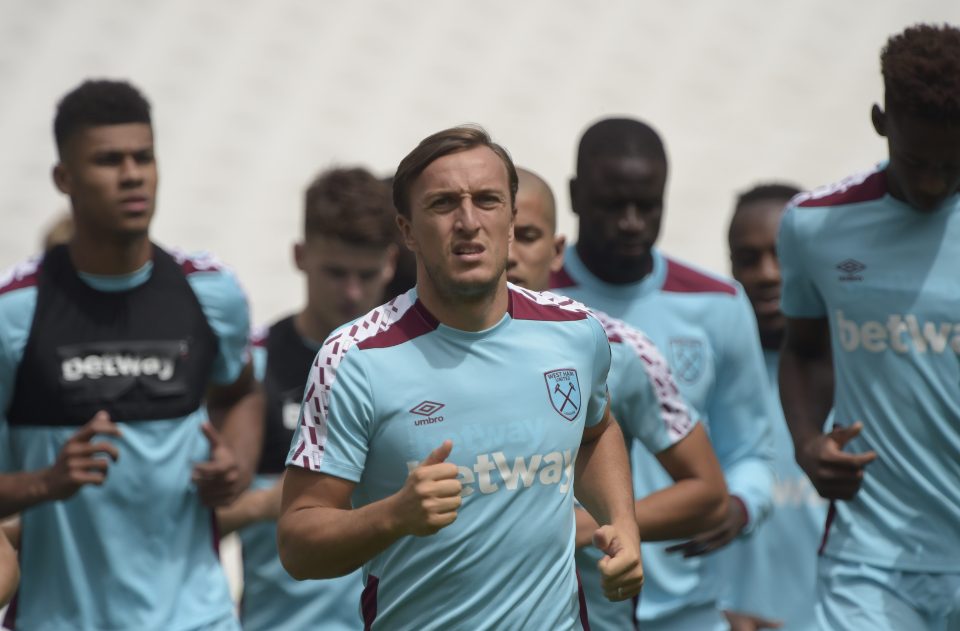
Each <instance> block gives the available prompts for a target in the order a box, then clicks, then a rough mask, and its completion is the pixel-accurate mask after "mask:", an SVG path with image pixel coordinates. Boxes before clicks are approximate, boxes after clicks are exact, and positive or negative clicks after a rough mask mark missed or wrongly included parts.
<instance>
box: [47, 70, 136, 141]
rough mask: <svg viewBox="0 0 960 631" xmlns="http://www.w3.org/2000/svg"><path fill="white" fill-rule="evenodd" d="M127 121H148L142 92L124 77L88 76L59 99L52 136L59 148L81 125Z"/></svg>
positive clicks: (124, 122)
mask: <svg viewBox="0 0 960 631" xmlns="http://www.w3.org/2000/svg"><path fill="white" fill-rule="evenodd" d="M126 123H146V124H147V125H149V124H150V103H149V102H148V101H147V99H146V98H145V97H144V96H143V94H141V93H140V91H139V90H137V89H136V88H135V87H133V86H132V85H130V84H129V83H127V82H126V81H109V80H105V79H101V80H96V81H91V80H87V81H84V82H83V83H81V84H80V85H79V86H78V87H76V88H74V89H73V90H71V91H70V92H68V93H67V94H66V95H65V96H64V97H63V98H62V99H60V102H59V103H58V104H57V114H56V116H55V117H54V119H53V136H54V138H55V139H56V141H57V149H58V150H59V151H61V152H62V151H63V147H64V145H65V144H66V142H67V139H69V138H70V136H71V135H72V134H73V133H75V132H77V131H80V130H81V129H85V128H87V127H98V126H100V125H123V124H126Z"/></svg>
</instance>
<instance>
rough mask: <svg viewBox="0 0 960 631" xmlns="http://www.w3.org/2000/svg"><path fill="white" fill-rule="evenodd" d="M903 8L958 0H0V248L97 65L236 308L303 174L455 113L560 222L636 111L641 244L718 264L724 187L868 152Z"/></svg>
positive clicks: (401, 140) (957, 16) (175, 228)
mask: <svg viewBox="0 0 960 631" xmlns="http://www.w3.org/2000/svg"><path fill="white" fill-rule="evenodd" d="M919 21H930V22H944V21H951V22H953V23H957V22H960V2H958V1H957V0H912V1H911V2H903V1H900V0H845V1H842V2H840V1H837V0H804V1H802V2H797V1H793V2H787V1H776V0H730V1H727V2H715V1H712V0H676V1H674V2H669V3H668V2H652V1H643V2H641V1H637V0H608V1H604V2H590V3H587V2H574V1H572V0H570V1H565V0H526V1H524V2H517V1H507V0H485V1H484V2H467V1H465V0H421V1H419V2H401V1H399V0H396V1H394V0H369V1H363V2H328V1H317V0H273V1H271V2H263V1H255V0H205V1H203V2H197V1H195V0H167V1H165V2H146V1H140V0H87V1H85V2H74V1H69V0H22V1H17V0H0V219H2V225H3V230H2V231H0V268H7V267H9V266H10V265H12V264H14V263H16V262H17V261H19V260H21V259H23V258H25V257H27V256H29V255H31V254H33V253H35V252H37V251H38V249H39V241H40V234H41V232H42V231H43V230H44V229H45V228H46V227H47V226H48V225H49V224H50V222H51V221H52V220H53V219H54V217H55V216H56V214H57V213H58V212H59V211H61V210H63V209H65V208H66V207H67V200H66V199H65V198H62V197H61V196H60V195H59V194H58V193H57V192H56V191H55V189H54V187H53V185H52V183H51V181H50V168H51V166H52V165H53V163H54V161H55V151H54V143H53V138H52V132H51V125H52V118H53V112H54V107H55V104H56V101H57V100H58V99H59V98H60V96H62V95H63V94H64V93H65V92H66V91H68V90H69V89H71V88H73V87H74V86H75V85H77V84H78V83H79V82H80V81H82V80H83V79H85V78H88V77H111V78H127V79H129V80H131V81H132V82H133V83H135V84H136V85H137V86H139V87H140V88H141V89H142V90H143V91H144V92H145V93H146V95H147V96H148V98H149V99H150V100H151V102H152V103H153V107H154V115H155V118H154V125H155V131H156V141H157V151H158V160H159V166H160V173H161V180H160V193H159V205H158V215H157V219H156V223H155V224H154V226H155V231H154V236H155V239H156V240H158V241H159V242H160V243H161V244H167V245H178V246H181V247H184V248H187V249H205V250H210V251H212V252H214V253H215V254H217V255H218V256H219V257H220V258H221V259H223V260H224V261H226V262H227V263H229V264H230V265H232V266H233V267H234V268H235V269H236V270H237V272H238V274H239V276H240V278H241V280H242V282H243V284H244V286H245V288H246V290H247V292H248V294H249V296H250V299H251V302H252V305H253V311H254V320H255V321H256V322H261V323H262V322H267V321H269V320H271V319H272V318H274V317H275V316H277V315H279V314H281V313H283V312H287V311H290V310H292V309H294V308H297V307H298V306H299V305H300V304H301V299H302V295H303V291H302V287H301V282H300V279H299V276H298V275H297V274H296V273H295V270H294V268H293V265H292V262H291V254H290V245H291V243H292V242H293V241H294V240H295V239H296V238H297V237H298V234H299V230H300V217H301V206H302V202H301V197H302V191H303V189H304V187H305V186H306V184H307V182H308V180H309V179H310V178H311V176H312V175H313V174H314V173H315V172H317V171H318V170H320V169H323V168H326V167H329V166H332V165H337V164H343V165H353V164H359V165H364V166H367V167H368V168H370V169H372V170H374V171H375V172H376V173H378V174H382V175H388V174H392V172H393V170H394V169H395V167H396V164H397V162H399V160H400V158H402V157H403V156H404V155H405V154H406V153H407V151H409V150H410V149H411V148H413V146H414V145H415V144H416V143H417V142H418V141H419V140H420V139H421V138H422V137H424V136H426V135H427V134H429V133H432V132H434V131H436V130H438V129H441V128H443V127H447V126H450V125H454V124H457V123H463V122H475V123H480V124H482V125H484V126H485V127H486V128H487V129H488V130H489V131H490V132H491V134H492V135H493V137H494V139H496V140H498V141H499V142H501V143H502V144H504V145H505V146H506V147H507V148H508V149H509V150H510V151H511V153H512V154H513V156H514V159H515V160H516V162H517V163H518V164H521V165H523V166H526V167H528V168H531V169H533V170H535V171H538V172H540V173H541V174H542V175H543V176H544V177H545V178H546V179H547V180H548V181H549V182H550V183H551V184H552V185H553V187H554V188H555V192H556V193H557V197H558V201H559V206H560V215H561V222H560V226H561V229H562V230H563V231H565V232H566V233H567V234H568V235H571V236H573V235H574V234H575V222H574V220H573V217H572V215H571V214H570V211H569V199H568V195H567V180H568V178H569V177H570V176H571V175H572V173H573V165H574V152H575V147H576V143H577V141H578V139H579V135H580V133H581V132H582V130H583V129H584V128H585V127H586V126H587V125H589V124H590V123H591V122H593V121H594V120H596V119H597V118H600V117H603V116H607V115H611V114H628V115H631V116H636V117H639V118H642V119H645V120H647V121H648V122H650V123H652V124H653V125H654V126H655V127H656V128H657V129H659V131H660V132H661V133H662V135H663V137H664V139H665V141H666V145H667V151H668V153H669V156H670V159H671V174H670V181H669V191H668V198H667V208H666V216H665V217H666V218H665V231H664V233H663V236H662V238H661V246H662V247H663V248H664V249H666V250H668V251H670V252H672V253H673V254H675V255H678V256H680V257H683V258H686V259H688V260H690V261H692V262H694V263H697V264H700V265H702V266H705V267H707V268H710V269H713V270H715V271H718V272H726V270H727V262H726V246H725V245H724V240H725V237H724V232H725V228H726V222H727V219H728V217H729V214H730V211H731V207H732V204H733V199H734V196H735V194H736V192H738V191H741V190H743V189H745V188H746V187H748V186H750V185H752V184H754V183H756V182H758V181H765V180H771V179H786V180H792V181H795V182H797V183H799V184H800V185H801V186H804V187H812V186H816V185H819V184H824V183H827V182H830V181H833V180H836V179H839V178H840V177H842V176H844V175H846V174H848V173H850V172H853V171H857V170H861V169H864V168H867V167H870V166H871V165H872V164H873V163H874V162H876V161H877V160H879V159H881V158H883V156H884V151H885V147H884V145H883V143H882V142H881V140H880V139H879V138H878V137H876V136H875V134H874V133H873V131H872V129H871V126H870V122H869V108H870V106H871V104H872V103H873V102H875V101H876V100H878V99H879V98H880V97H881V93H882V84H881V79H880V73H879V62H878V55H879V52H880V48H881V47H882V46H883V44H884V42H885V40H886V38H887V37H888V36H889V35H890V34H892V33H895V32H898V31H900V30H902V29H903V28H904V27H905V26H907V25H909V24H912V23H915V22H919Z"/></svg>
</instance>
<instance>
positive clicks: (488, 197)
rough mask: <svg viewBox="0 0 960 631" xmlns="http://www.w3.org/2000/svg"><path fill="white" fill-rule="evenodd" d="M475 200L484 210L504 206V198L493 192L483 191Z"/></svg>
mask: <svg viewBox="0 0 960 631" xmlns="http://www.w3.org/2000/svg"><path fill="white" fill-rule="evenodd" d="M473 200H474V203H475V204H476V205H477V206H479V207H480V208H484V209H493V208H497V207H498V206H501V205H502V204H503V196H502V195H500V194H499V193H495V192H492V191H482V192H480V193H477V194H476V195H475V196H474V198H473Z"/></svg>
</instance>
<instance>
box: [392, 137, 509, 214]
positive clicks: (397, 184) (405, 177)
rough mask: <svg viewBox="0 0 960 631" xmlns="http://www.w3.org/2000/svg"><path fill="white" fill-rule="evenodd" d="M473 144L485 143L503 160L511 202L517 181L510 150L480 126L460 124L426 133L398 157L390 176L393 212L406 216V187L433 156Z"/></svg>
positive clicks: (453, 151)
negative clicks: (394, 207) (428, 134)
mask: <svg viewBox="0 0 960 631" xmlns="http://www.w3.org/2000/svg"><path fill="white" fill-rule="evenodd" d="M475 147H488V148H489V149H490V150H492V151H493V152H494V153H495V154H497V156H498V157H499V158H500V159H501V160H502V161H503V164H504V166H505V167H506V168H507V179H508V180H509V181H510V205H511V207H512V206H515V205H516V201H517V187H518V185H519V184H518V178H517V169H516V167H515V166H514V165H513V160H511V159H510V154H509V153H507V150H506V149H504V148H503V147H501V146H500V145H498V144H497V143H495V142H493V140H491V139H490V135H489V134H488V133H487V132H486V131H485V130H484V129H483V128H482V127H480V126H478V125H460V126H459V127H451V128H450V129H444V130H443V131H439V132H437V133H435V134H432V135H430V136H427V137H426V138H424V139H423V140H421V141H420V144H419V145H417V147H416V148H415V149H414V150H413V151H411V152H410V153H408V154H407V156H406V157H405V158H404V159H403V160H401V161H400V165H399V166H397V173H396V175H394V176H393V205H394V206H396V207H397V212H399V213H400V214H401V215H403V216H404V217H409V216H410V187H411V186H412V185H413V182H414V180H416V179H417V178H418V177H420V174H421V173H423V171H424V169H426V168H427V167H428V166H430V164H431V163H432V162H433V161H434V160H437V159H438V158H442V157H444V156H448V155H450V154H453V153H460V152H461V151H468V150H470V149H474V148H475Z"/></svg>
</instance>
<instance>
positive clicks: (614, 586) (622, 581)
mask: <svg viewBox="0 0 960 631" xmlns="http://www.w3.org/2000/svg"><path fill="white" fill-rule="evenodd" d="M634 528H635V529H636V526H634ZM593 545H595V546H596V547H597V548H599V549H600V550H601V551H602V552H603V553H604V554H605V555H606V556H604V557H603V558H602V559H600V561H599V562H598V563H597V567H599V568H600V575H601V585H602V586H603V595H604V596H606V597H607V600H611V601H618V600H629V599H631V598H633V597H634V596H636V595H637V594H639V593H640V588H641V587H643V564H642V563H641V562H640V533H639V531H636V532H635V536H634V537H629V536H627V533H621V532H618V531H617V529H616V528H615V527H614V526H602V527H600V528H598V529H597V531H596V532H594V533H593Z"/></svg>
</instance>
